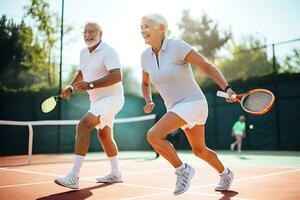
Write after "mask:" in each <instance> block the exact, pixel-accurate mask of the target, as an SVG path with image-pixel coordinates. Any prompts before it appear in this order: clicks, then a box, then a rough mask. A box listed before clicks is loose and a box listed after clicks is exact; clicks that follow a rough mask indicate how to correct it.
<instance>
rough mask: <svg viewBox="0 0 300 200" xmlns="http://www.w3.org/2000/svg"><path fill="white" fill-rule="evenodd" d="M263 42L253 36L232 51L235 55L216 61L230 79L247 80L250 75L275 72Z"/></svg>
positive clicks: (255, 75)
mask: <svg viewBox="0 0 300 200" xmlns="http://www.w3.org/2000/svg"><path fill="white" fill-rule="evenodd" d="M263 47H264V45H263V44H262V42H261V41H260V40H259V39H257V38H254V37H253V36H250V37H247V38H246V40H245V41H244V42H243V43H241V44H238V45H235V46H233V47H232V48H231V49H230V51H231V54H232V56H233V57H231V58H223V59H219V60H217V61H216V63H217V66H218V67H219V68H220V70H221V71H222V73H223V74H224V76H225V77H226V79H227V80H228V81H233V80H238V79H241V80H247V79H248V78H250V77H260V76H265V75H267V74H270V73H272V72H273V65H272V61H269V60H268V58H267V53H266V49H265V48H263Z"/></svg>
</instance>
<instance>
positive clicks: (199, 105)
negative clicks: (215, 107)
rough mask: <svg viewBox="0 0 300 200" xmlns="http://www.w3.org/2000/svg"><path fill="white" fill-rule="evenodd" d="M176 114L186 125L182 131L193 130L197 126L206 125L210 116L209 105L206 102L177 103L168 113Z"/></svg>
mask: <svg viewBox="0 0 300 200" xmlns="http://www.w3.org/2000/svg"><path fill="white" fill-rule="evenodd" d="M169 111H170V112H174V113H176V114H177V115H178V116H180V117H181V118H182V119H183V120H184V121H186V124H185V125H184V126H182V127H181V129H183V130H184V129H186V128H193V127H194V126H195V125H204V124H205V123H206V120H207V116H208V105H207V101H206V100H199V101H192V102H183V103H180V102H179V103H176V104H175V105H173V106H172V107H171V108H170V109H168V112H169Z"/></svg>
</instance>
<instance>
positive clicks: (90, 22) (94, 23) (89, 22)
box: [84, 21, 102, 31]
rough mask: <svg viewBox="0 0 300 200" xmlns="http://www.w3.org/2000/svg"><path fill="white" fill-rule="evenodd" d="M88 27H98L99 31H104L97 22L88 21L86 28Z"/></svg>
mask: <svg viewBox="0 0 300 200" xmlns="http://www.w3.org/2000/svg"><path fill="white" fill-rule="evenodd" d="M87 25H94V26H96V27H97V29H98V30H99V31H102V28H101V26H100V24H99V23H98V22H96V21H87V22H85V24H84V27H86V26H87Z"/></svg>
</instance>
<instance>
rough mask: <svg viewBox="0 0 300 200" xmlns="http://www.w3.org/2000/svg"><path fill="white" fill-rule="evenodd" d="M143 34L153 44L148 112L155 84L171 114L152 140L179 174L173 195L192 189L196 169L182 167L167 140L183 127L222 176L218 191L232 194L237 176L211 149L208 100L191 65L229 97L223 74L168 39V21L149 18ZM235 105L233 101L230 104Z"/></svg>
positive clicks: (146, 69)
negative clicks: (207, 129)
mask: <svg viewBox="0 0 300 200" xmlns="http://www.w3.org/2000/svg"><path fill="white" fill-rule="evenodd" d="M141 34H142V36H143V38H144V40H145V43H146V44H148V45H150V47H149V48H148V49H146V50H145V51H144V52H143V53H142V56H141V65H142V71H143V77H142V91H143V96H144V99H145V101H146V105H145V106H144V111H145V112H146V113H150V112H152V110H153V108H154V106H155V104H154V102H153V100H152V97H151V87H150V83H152V84H153V85H154V86H155V88H156V89H157V90H158V92H159V93H160V95H161V96H162V98H163V100H164V103H165V105H166V108H167V113H166V114H165V115H164V116H163V117H162V118H161V119H160V120H159V121H158V122H157V123H156V124H155V125H154V126H153V127H152V128H151V129H150V130H149V131H148V133H147V140H148V142H149V143H150V144H151V145H152V147H153V148H154V149H155V151H156V152H158V153H159V154H160V155H162V156H163V157H164V158H165V159H167V160H168V161H169V162H170V163H171V164H172V165H173V167H174V168H175V174H176V175H177V182H176V187H175V190H174V194H175V195H178V194H181V193H183V192H185V191H187V190H188V188H189V185H190V181H191V179H192V177H193V175H194V173H195V169H194V168H193V167H191V166H190V165H188V164H187V163H182V161H181V160H180V158H179V157H178V155H177V153H176V150H175V149H174V147H173V146H172V145H171V144H170V143H169V142H168V140H167V139H166V136H167V135H168V134H169V133H171V132H173V131H175V130H176V129H178V128H181V129H183V130H184V133H185V134H186V136H187V139H188V141H189V143H190V145H191V148H192V150H193V152H194V154H195V155H196V156H198V157H199V158H201V159H203V160H205V161H206V162H207V163H208V164H210V165H211V166H212V167H213V168H215V169H216V170H217V171H218V173H219V174H220V181H219V183H218V184H217V185H216V187H215V190H216V191H224V190H228V189H229V187H230V185H231V183H232V181H233V177H234V175H233V173H232V172H231V171H230V170H229V169H228V168H227V167H224V165H223V164H222V163H221V161H220V160H219V159H218V156H217V154H216V153H215V152H214V151H212V150H211V149H209V148H207V147H206V144H205V122H206V119H207V116H208V106H207V101H206V98H205V96H204V94H203V93H202V91H201V89H200V87H199V86H198V85H197V83H196V81H195V79H194V76H193V73H192V69H191V66H190V64H192V65H194V66H197V67H198V68H200V69H201V70H202V71H203V72H204V73H206V74H207V75H208V76H210V77H211V78H212V79H213V80H214V81H215V82H216V83H217V84H218V85H219V86H220V88H221V89H222V90H223V91H225V92H227V93H228V94H229V95H232V94H234V92H233V90H232V89H231V87H230V86H229V85H228V83H227V81H226V80H225V79H224V77H223V75H222V74H221V72H220V71H219V70H218V69H217V68H216V67H215V66H214V65H213V64H211V63H210V62H208V61H207V60H206V59H205V58H204V57H203V56H201V55H200V54H199V53H198V52H196V51H195V50H193V48H192V47H191V46H190V45H189V44H187V43H185V42H184V41H182V40H176V39H169V38H167V35H168V25H167V21H166V19H165V18H164V17H163V16H162V15H160V14H150V15H145V16H143V17H142V19H141ZM228 101H232V100H228Z"/></svg>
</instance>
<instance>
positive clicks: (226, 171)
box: [220, 167, 229, 176]
mask: <svg viewBox="0 0 300 200" xmlns="http://www.w3.org/2000/svg"><path fill="white" fill-rule="evenodd" d="M228 172H229V171H228V168H227V167H224V170H223V172H221V173H220V175H221V176H222V175H225V174H228Z"/></svg>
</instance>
